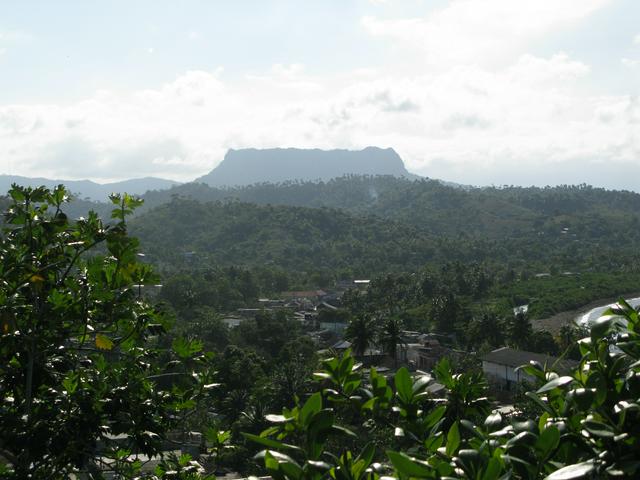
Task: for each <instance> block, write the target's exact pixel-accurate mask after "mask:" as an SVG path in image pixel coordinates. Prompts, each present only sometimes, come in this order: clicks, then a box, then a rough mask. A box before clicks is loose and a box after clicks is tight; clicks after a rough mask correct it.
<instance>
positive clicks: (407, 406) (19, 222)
mask: <svg viewBox="0 0 640 480" xmlns="http://www.w3.org/2000/svg"><path fill="white" fill-rule="evenodd" d="M10 197H11V200H10V202H9V204H10V205H9V206H10V208H9V210H8V212H7V214H6V218H5V225H6V231H5V233H4V234H3V236H2V241H1V243H0V278H1V279H2V283H1V284H0V321H1V324H0V327H1V331H0V335H1V340H2V341H1V342H0V392H1V395H2V398H1V403H0V475H1V476H2V477H4V478H20V479H21V478H68V477H69V476H70V475H78V476H84V477H85V478H102V476H103V475H104V474H105V472H107V471H109V472H110V473H114V474H116V475H117V476H118V477H119V478H142V477H146V478H184V479H187V478H192V479H195V478H202V477H203V476H204V475H205V470H207V471H210V472H211V471H214V470H216V469H218V470H219V469H220V468H222V467H224V466H225V465H227V466H230V467H233V468H235V469H237V470H240V471H241V472H243V474H249V473H262V472H265V471H266V472H267V473H269V474H270V475H271V476H272V477H273V478H276V479H323V478H326V479H329V478H331V479H334V480H337V479H345V480H346V479H354V480H359V479H364V478H367V479H376V478H379V477H382V476H392V477H396V478H473V479H487V480H488V479H493V478H527V479H528V478H532V479H533V478H545V477H548V478H551V479H562V478H606V477H621V478H633V477H634V476H637V475H638V473H639V470H640V457H639V456H638V453H637V452H638V451H639V450H640V444H639V442H640V422H639V420H640V418H639V416H640V401H639V399H640V337H639V335H640V319H639V316H638V312H637V311H635V310H634V309H633V308H631V307H630V306H629V305H627V304H625V303H624V302H623V301H621V302H620V305H619V306H617V307H616V308H614V309H611V310H610V311H608V312H606V313H605V316H604V317H602V318H601V319H600V320H598V322H596V324H595V325H594V327H593V328H592V329H591V332H590V333H589V334H588V335H587V336H586V337H585V338H583V339H581V340H580V341H579V342H578V343H577V348H576V350H575V354H576V356H577V358H578V359H579V365H578V367H577V368H576V369H575V370H574V371H572V372H569V374H567V373H564V374H559V373H554V372H553V369H554V367H553V366H552V365H547V366H546V367H547V368H548V370H545V368H544V366H541V365H528V366H524V371H525V372H526V373H527V374H529V375H530V376H531V377H533V378H534V379H536V382H537V383H538V385H536V386H534V387H533V389H532V390H531V391H530V392H527V393H526V396H525V398H526V401H523V402H520V403H518V405H517V409H516V411H515V412H513V413H510V414H508V415H507V414H501V413H498V412H496V411H492V408H493V407H492V404H491V403H490V401H489V399H487V397H486V395H487V389H486V387H487V385H486V382H485V381H484V379H483V378H482V375H481V374H480V373H478V372H477V370H474V369H473V368H470V369H469V368H467V369H465V370H457V368H459V367H455V366H452V365H451V364H450V363H449V362H448V361H446V360H444V361H442V362H441V363H440V364H439V365H438V366H437V367H436V368H435V369H434V372H433V375H434V378H435V380H437V382H439V383H440V384H442V385H443V386H444V391H443V392H441V393H438V394H437V395H434V394H432V393H431V390H430V389H429V387H430V385H432V379H431V378H430V377H429V376H424V375H415V376H412V375H411V374H410V373H409V372H408V371H407V370H406V369H405V368H400V369H399V370H398V371H397V372H396V373H395V374H394V375H393V376H390V377H388V378H387V377H385V376H383V375H382V374H381V373H378V372H377V371H376V370H375V369H371V370H369V371H364V369H363V368H362V367H361V366H360V365H359V363H358V362H357V360H356V358H355V357H354V356H353V355H352V354H351V353H350V352H347V353H345V354H344V355H342V356H335V357H333V358H328V359H324V360H322V359H318V357H317V353H316V348H315V346H314V345H313V344H312V343H311V342H310V341H309V340H308V339H307V338H306V337H304V335H303V332H302V331H301V330H300V326H299V325H298V324H297V323H295V322H293V321H291V320H290V319H288V318H287V316H286V315H284V314H283V315H269V314H266V313H265V314H261V315H258V316H256V318H255V319H254V320H252V321H248V322H246V323H243V324H242V325H241V326H240V327H238V328H237V329H235V330H234V331H229V330H227V329H226V327H224V325H222V324H221V322H220V318H219V316H218V312H219V311H221V310H224V309H226V308H231V307H235V306H236V305H245V304H247V303H250V302H251V301H252V300H253V299H255V298H256V295H258V294H259V293H260V292H261V290H262V289H269V288H272V289H275V290H277V289H278V286H280V287H281V286H282V282H285V281H286V282H293V281H296V278H297V276H296V275H294V276H291V277H290V276H289V275H288V272H287V271H285V270H281V271H280V273H279V275H271V276H269V273H268V272H269V270H268V269H267V270H255V271H254V270H249V269H246V268H242V267H219V268H218V269H217V270H212V269H210V267H209V266H207V265H205V266H203V268H194V269H193V270H194V271H195V272H196V273H197V275H202V277H201V278H202V279H205V280H206V279H208V281H206V282H205V281H202V280H199V281H198V280H193V281H192V280H190V279H191V277H190V276H186V277H185V278H183V279H182V280H181V279H180V278H179V277H177V276H176V277H174V280H173V286H172V287H171V288H168V289H166V290H165V291H164V293H163V294H162V295H163V296H164V299H165V300H166V302H167V305H166V306H161V305H155V306H154V305H152V304H150V303H149V302H148V301H147V300H146V299H145V298H143V297H142V296H141V295H140V292H141V288H140V287H136V285H144V284H154V283H157V281H158V279H157V277H156V276H155V275H154V274H153V272H152V270H151V268H150V266H149V265H148V264H146V263H140V259H141V258H142V257H140V256H139V255H138V247H139V245H138V241H137V240H135V239H133V238H131V237H130V236H129V235H128V224H127V222H126V218H127V216H128V215H129V214H131V213H132V211H133V209H134V208H136V207H137V206H138V205H139V203H140V202H139V201H138V200H136V199H134V198H131V197H130V196H127V195H123V196H114V197H113V198H112V202H113V213H112V221H110V222H105V223H103V222H102V221H101V220H100V219H99V218H98V217H97V216H96V215H95V214H92V215H89V216H88V217H87V218H85V219H81V220H78V221H73V222H72V221H70V220H69V218H68V217H67V216H66V215H65V213H64V206H65V202H66V200H67V192H66V191H65V190H64V188H62V187H60V188H57V189H55V190H54V191H49V190H47V189H44V188H42V189H35V190H34V189H23V188H18V187H16V188H13V189H12V191H11V192H10ZM274 211H275V210H274ZM299 212H302V214H305V212H306V211H304V210H300V211H299ZM249 215H251V209H249ZM272 218H273V217H272ZM205 220H206V218H205ZM362 228H366V227H365V226H363V227H362ZM173 272H174V273H172V274H171V275H186V273H184V272H183V273H179V272H178V273H176V272H177V271H176V270H173ZM252 272H262V273H261V274H260V275H254V274H253V273H252ZM634 272H635V270H634V268H633V267H632V268H629V269H628V270H626V271H623V270H622V269H621V270H620V271H617V270H613V271H611V272H606V271H603V272H602V273H590V274H588V275H586V276H584V277H581V278H582V279H583V281H581V282H579V283H580V284H583V283H584V284H586V285H593V286H594V288H601V287H602V285H603V284H606V285H609V286H610V287H611V288H614V287H615V285H616V282H619V284H618V286H624V287H621V288H626V286H627V285H628V286H629V288H631V287H632V286H633V284H634V283H635V279H634V277H633V275H634V274H635V273H634ZM271 273H274V272H271ZM276 273H277V272H276ZM413 273H414V274H413V275H412V274H411V273H406V272H398V273H396V274H393V275H386V274H385V275H381V276H380V277H378V278H377V279H376V280H374V281H373V282H372V285H371V286H370V288H369V290H368V291H367V292H366V293H355V292H351V293H349V294H347V295H346V298H345V299H344V302H345V304H344V308H343V309H342V310H340V311H337V312H335V313H332V315H337V316H340V317H341V319H342V320H343V321H349V322H350V326H351V327H352V328H351V332H350V333H351V334H354V340H355V339H356V338H358V337H357V333H358V329H357V328H356V327H357V326H358V322H361V323H362V324H363V325H365V327H368V326H371V327H375V329H376V330H377V337H376V338H375V339H371V341H376V342H379V343H380V344H381V345H395V344H396V342H395V341H389V340H390V339H393V338H394V335H397V331H398V328H399V326H400V325H403V324H405V325H408V326H412V325H417V326H419V327H420V328H423V327H424V328H425V329H427V330H434V331H439V332H451V331H453V332H454V333H457V334H458V337H459V338H460V340H459V341H460V342H462V343H463V342H469V345H471V346H475V347H477V346H479V345H480V344H482V343H486V345H489V346H492V345H494V344H497V343H500V342H524V341H528V340H529V339H530V338H529V337H531V338H533V337H534V336H531V335H529V334H528V333H527V331H526V328H527V322H526V318H524V322H523V323H517V322H521V321H522V320H523V319H522V317H513V316H512V317H513V319H507V318H506V317H503V316H501V315H502V314H498V313H497V312H499V309H500V308H511V305H512V304H513V303H514V302H520V301H530V300H531V297H532V296H533V295H537V296H538V297H540V298H543V297H544V296H545V294H544V292H546V291H551V290H553V285H558V288H566V289H567V290H571V289H574V288H577V289H578V290H583V289H580V288H579V287H577V286H576V285H578V284H577V283H575V282H576V280H575V279H576V278H577V277H572V276H563V277H558V278H559V279H560V281H559V282H554V280H555V279H556V278H555V277H552V278H547V277H543V278H536V277H528V278H523V276H522V272H519V273H517V272H514V273H515V276H514V275H513V274H512V271H511V269H510V268H508V267H499V266H496V265H495V264H493V263H478V262H476V263H473V264H463V263H461V262H458V263H456V262H443V263H441V264H436V265H431V266H428V267H425V268H424V269H422V270H421V271H420V272H418V274H416V272H413ZM205 275H208V277H205ZM318 278H320V277H318ZM565 279H566V280H565ZM629 279H632V280H629ZM516 280H517V282H515V281H516ZM278 282H281V283H278ZM509 282H511V283H510V284H511V285H517V286H514V287H513V290H508V289H507V290H506V291H505V292H506V293H503V294H502V297H500V296H499V295H497V292H500V291H503V288H502V287H504V286H505V285H509ZM514 282H515V283H514ZM562 282H567V283H568V284H567V285H564V286H563V283H562ZM572 282H574V283H575V284H574V283H572ZM607 282H611V283H607ZM626 282H628V284H627V283H626ZM170 285H171V284H170V283H168V286H170ZM276 285H278V286H276ZM607 288H609V287H607ZM492 292H493V293H492ZM536 292H537V293H536ZM213 293H215V295H213ZM225 302H228V303H226V304H225ZM551 303H553V302H550V304H551ZM500 305H503V306H502V307H500ZM532 305H535V303H532ZM491 309H493V310H491ZM412 322H414V323H412ZM421 322H426V323H424V324H423V323H421ZM502 322H507V323H506V324H503V323H502ZM172 324H174V325H172ZM523 328H524V329H525V330H523ZM502 333H504V335H505V336H504V338H502V339H498V338H496V335H497V334H502ZM483 335H484V337H483ZM569 341H571V342H572V341H573V339H569ZM359 345H360V344H359V343H358V342H357V341H356V342H354V348H355V349H356V350H362V348H361V346H359ZM569 346H570V345H565V346H564V347H569ZM556 347H558V345H556ZM385 348H387V347H385ZM209 349H211V350H215V351H216V352H217V353H207V350H209ZM356 353H359V352H356ZM314 372H315V373H314ZM269 412H278V413H269ZM194 432H196V433H200V434H201V436H198V435H195V434H194ZM194 438H197V440H195V441H194ZM194 442H195V445H194ZM189 445H191V447H194V446H195V449H196V450H200V451H201V452H202V453H204V455H203V456H202V460H201V462H200V463H197V462H195V461H193V460H192V459H191V458H190V457H189V456H186V455H183V456H181V457H180V456H171V455H168V454H167V453H166V452H168V451H171V450H175V449H180V448H182V449H184V450H186V447H187V446H189ZM256 454H257V457H256V460H253V457H254V455H256ZM154 455H163V456H164V459H163V460H162V461H161V462H160V463H159V465H158V466H156V467H154V468H153V469H151V470H149V469H145V468H144V467H145V463H146V461H147V460H148V458H149V457H152V456H154ZM205 467H206V468H205Z"/></svg>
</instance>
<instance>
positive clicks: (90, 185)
mask: <svg viewBox="0 0 640 480" xmlns="http://www.w3.org/2000/svg"><path fill="white" fill-rule="evenodd" d="M12 183H17V184H19V185H24V186H31V187H39V186H41V185H44V186H46V187H49V188H52V187H55V186H56V185H59V184H61V183H62V184H64V185H65V186H66V187H67V188H68V189H69V191H71V192H72V193H73V194H74V195H76V196H78V198H81V199H85V198H88V199H90V200H93V201H99V202H105V201H107V200H108V196H109V194H111V193H112V192H118V193H122V192H127V193H131V194H134V195H142V194H143V193H145V192H146V191H148V190H162V189H166V188H170V187H172V186H174V185H178V182H174V181H173V180H165V179H163V178H156V177H145V178H134V179H131V180H123V181H121V182H113V183H104V184H101V183H96V182H92V181H91V180H52V179H49V178H31V177H21V176H17V175H0V192H2V193H6V192H7V191H8V190H9V189H10V188H11V184H12Z"/></svg>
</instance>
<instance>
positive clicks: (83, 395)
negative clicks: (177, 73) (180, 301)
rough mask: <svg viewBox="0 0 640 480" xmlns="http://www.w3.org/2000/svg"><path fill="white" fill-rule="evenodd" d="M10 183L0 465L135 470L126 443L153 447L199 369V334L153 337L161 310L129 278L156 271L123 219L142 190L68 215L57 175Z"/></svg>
mask: <svg viewBox="0 0 640 480" xmlns="http://www.w3.org/2000/svg"><path fill="white" fill-rule="evenodd" d="M9 195H10V197H11V199H12V205H11V207H10V209H9V210H8V211H7V213H6V228H5V232H4V235H3V237H2V238H1V240H0V278H1V279H2V281H1V282H0V323H1V325H0V335H1V337H0V338H1V341H0V392H2V393H1V395H2V399H1V400H2V408H0V460H1V458H4V459H6V460H7V461H8V463H4V464H3V463H2V462H1V461H0V472H1V473H2V474H3V475H4V476H5V477H9V478H67V477H68V476H70V475H72V474H74V473H75V474H78V472H80V473H82V472H84V473H89V474H91V475H92V476H98V475H99V473H98V471H99V470H100V469H103V468H106V465H107V464H110V466H109V468H110V469H115V470H119V471H120V472H121V473H123V474H124V472H125V471H129V472H135V470H136V469H135V466H136V464H135V462H134V461H133V460H132V459H131V455H133V454H138V453H144V454H146V455H155V454H158V453H159V452H160V451H161V448H162V442H163V440H164V439H165V437H166V435H167V433H168V432H169V431H170V430H171V429H172V428H173V427H175V426H177V425H178V423H179V422H184V414H185V412H186V411H187V410H192V409H193V407H194V406H195V405H196V403H195V402H196V400H197V399H198V398H201V397H200V395H201V394H203V392H204V391H205V388H204V386H205V385H206V384H208V380H209V377H208V376H209V373H208V371H207V370H205V371H202V372H199V370H200V368H199V366H206V363H207V358H206V356H204V355H202V354H201V351H200V349H201V345H199V344H198V343H197V342H189V341H186V340H182V339H176V340H175V341H174V344H173V352H166V351H163V349H162V348H160V342H158V340H157V338H158V336H159V335H162V334H163V333H164V332H165V331H166V328H167V322H166V320H165V319H164V318H163V317H162V315H161V314H160V313H159V312H158V311H156V310H155V309H154V308H153V307H152V306H151V305H149V304H148V303H146V302H145V301H144V300H143V299H142V298H140V297H139V296H138V295H139V293H138V290H137V289H135V288H132V287H133V284H144V283H146V282H150V281H154V280H155V277H154V276H153V272H152V271H151V269H150V267H149V266H148V265H145V264H141V263H139V262H138V261H137V255H136V251H137V246H138V242H137V240H135V239H133V238H131V237H129V236H128V235H127V227H126V224H125V217H126V216H127V215H128V214H130V213H131V212H132V211H133V209H134V208H135V207H136V206H138V205H139V204H140V203H141V201H139V200H136V199H134V198H133V197H130V196H129V195H126V194H125V195H123V196H112V198H111V200H112V202H113V203H114V205H115V206H116V208H115V210H114V211H113V214H112V217H113V219H114V222H112V223H111V224H104V223H103V222H102V221H101V220H100V219H99V218H98V217H97V215H96V214H95V213H93V212H91V213H90V214H89V215H88V217H87V218H81V219H79V220H77V221H75V222H71V221H69V219H68V218H67V216H66V215H65V213H64V212H63V206H64V203H65V202H66V201H67V200H68V194H67V191H66V190H65V189H64V187H62V186H58V187H57V188H55V189H53V190H48V189H46V188H44V187H40V188H35V189H31V188H21V187H17V186H15V185H14V186H13V188H12V189H11V190H10V192H9ZM100 251H101V252H102V254H99V253H98V252H100ZM159 358H164V359H165V360H166V361H167V363H165V362H160V361H159V360H158V359H159ZM115 436H122V437H123V438H124V439H125V440H124V444H121V445H118V444H116V442H115V441H114V440H113V438H114V437H115ZM109 459H111V460H109Z"/></svg>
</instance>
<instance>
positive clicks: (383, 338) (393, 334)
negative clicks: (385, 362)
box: [378, 317, 403, 367]
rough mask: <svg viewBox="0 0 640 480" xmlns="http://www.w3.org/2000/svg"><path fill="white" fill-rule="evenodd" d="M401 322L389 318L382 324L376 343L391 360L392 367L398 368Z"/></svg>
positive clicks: (401, 341) (394, 318) (395, 318)
mask: <svg viewBox="0 0 640 480" xmlns="http://www.w3.org/2000/svg"><path fill="white" fill-rule="evenodd" d="M402 327H403V324H402V320H400V319H399V318H398V317H389V318H387V319H386V320H385V321H384V323H383V324H382V329H381V330H380V334H379V336H378V343H379V344H380V346H381V347H382V351H383V352H384V353H386V354H387V355H389V356H390V357H391V358H393V366H394V367H397V366H398V344H399V343H403V340H402Z"/></svg>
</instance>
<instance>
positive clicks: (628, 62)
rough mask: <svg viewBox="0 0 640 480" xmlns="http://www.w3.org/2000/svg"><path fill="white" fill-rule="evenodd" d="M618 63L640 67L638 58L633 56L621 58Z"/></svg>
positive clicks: (629, 66)
mask: <svg viewBox="0 0 640 480" xmlns="http://www.w3.org/2000/svg"><path fill="white" fill-rule="evenodd" d="M620 63H622V65H624V66H625V67H627V68H631V69H637V68H639V67H640V60H637V59H633V58H621V59H620Z"/></svg>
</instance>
